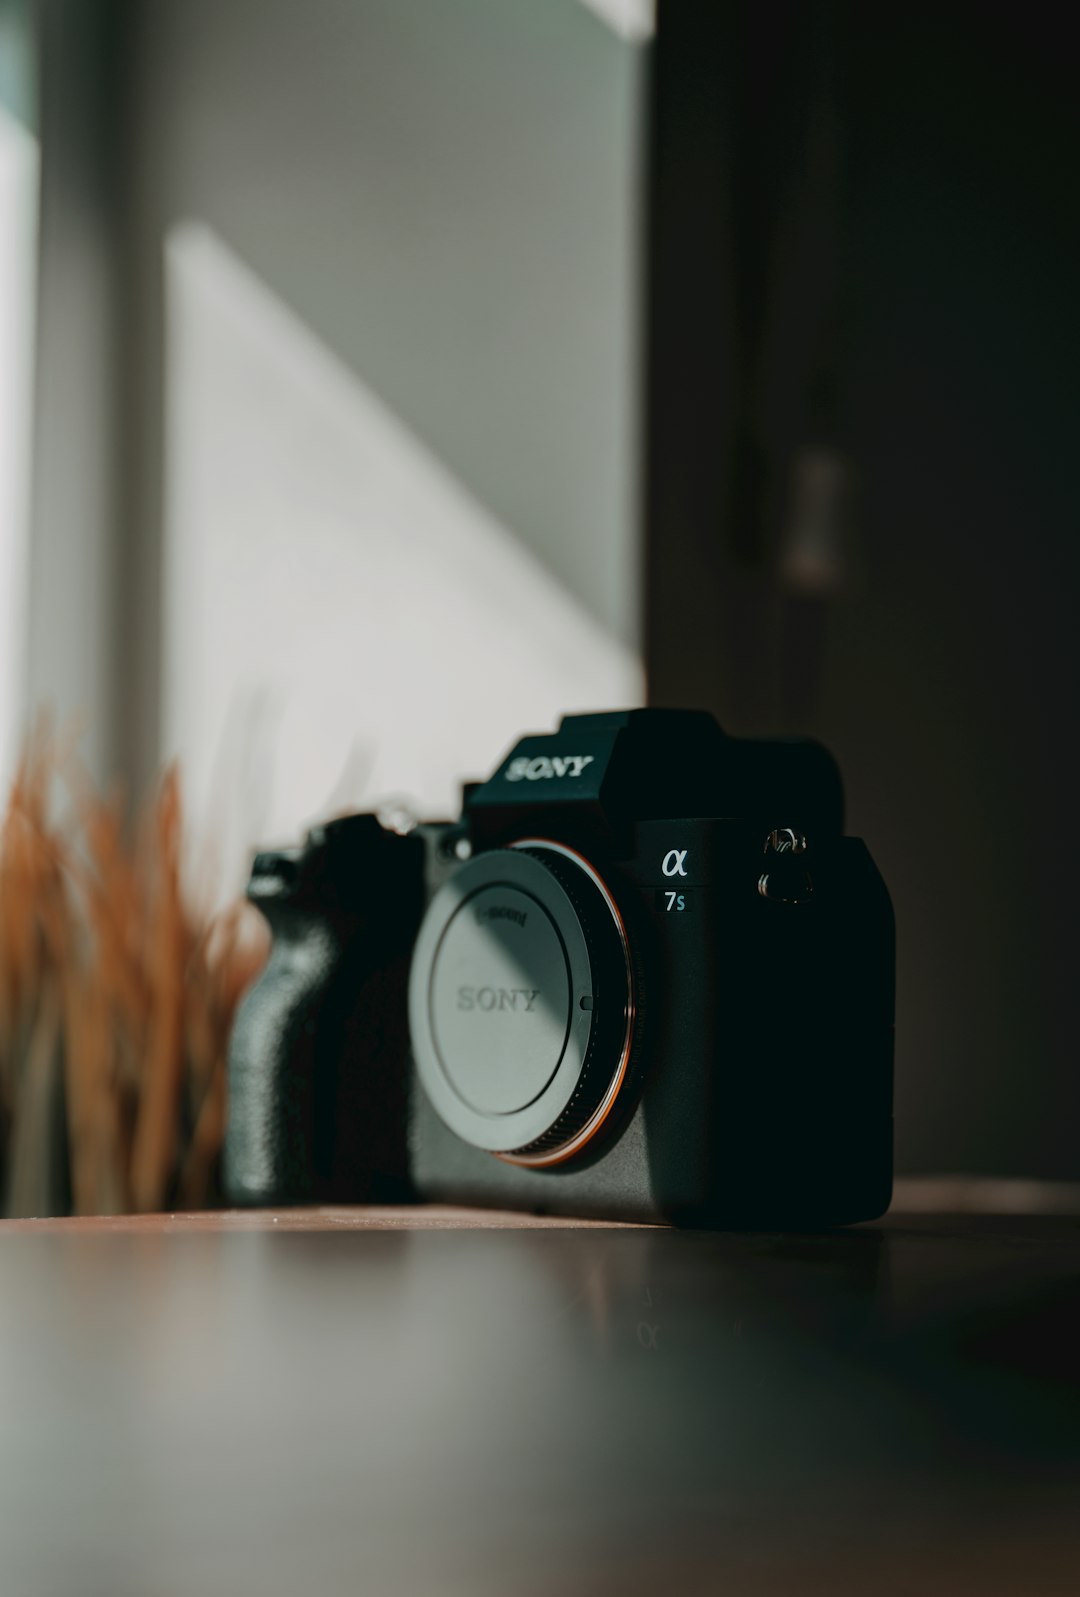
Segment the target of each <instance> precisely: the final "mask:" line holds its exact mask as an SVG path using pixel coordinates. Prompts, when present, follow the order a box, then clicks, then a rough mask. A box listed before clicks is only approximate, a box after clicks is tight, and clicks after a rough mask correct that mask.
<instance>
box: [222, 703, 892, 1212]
mask: <svg viewBox="0 0 1080 1597" xmlns="http://www.w3.org/2000/svg"><path fill="white" fill-rule="evenodd" d="M335 828H336V829H337V830H336V831H335V830H334V829H335ZM328 837H329V839H330V841H329V842H328ZM335 847H336V849H337V854H338V858H337V861H336V863H335V862H334V861H333V860H331V859H330V857H329V856H330V855H331V853H333V852H334V848H335ZM285 858H286V857H285V856H281V855H278V856H267V855H263V856H260V857H259V859H257V861H256V868H255V871H254V873H253V877H252V885H251V888H250V889H249V891H250V892H251V894H252V896H253V897H254V898H255V900H256V902H258V903H259V904H260V905H261V907H263V908H264V910H265V911H266V912H267V915H268V919H269V920H270V922H271V926H272V928H273V930H274V947H273V953H272V956H271V960H270V963H269V965H268V967H267V970H266V972H265V973H264V975H263V977H262V978H261V979H260V981H259V982H258V983H257V984H256V985H255V987H254V988H253V989H252V991H251V992H250V993H249V994H248V996H247V998H246V999H245V1001H244V1004H243V1006H242V1008H241V1011H240V1014H239V1016H238V1020H237V1026H236V1029H235V1032H234V1038H233V1044H232V1052H231V1057H230V1089H231V1111H230V1123H229V1131H228V1137H227V1144H226V1160H225V1177H226V1185H227V1188H228V1190H229V1191H230V1193H231V1195H232V1196H233V1198H234V1199H236V1200H238V1201H249V1202H250V1201H282V1200H283V1199H285V1198H294V1199H295V1198H301V1199H302V1198H306V1197H309V1198H310V1197H314V1198H320V1197H321V1198H346V1197H357V1198H372V1197H375V1198H378V1197H380V1196H392V1197H393V1196H400V1195H401V1193H402V1192H403V1191H404V1190H405V1186H406V1183H407V1184H408V1186H409V1188H410V1189H411V1190H412V1192H413V1193H414V1194H415V1195H418V1196H420V1197H422V1198H428V1199H436V1200H439V1201H444V1202H454V1203H468V1204H481V1205H487V1206H497V1207H500V1208H504V1209H527V1210H534V1211H541V1212H547V1213H552V1214H563V1215H581V1216H593V1217H600V1218H609V1219H628V1220H659V1219H675V1220H677V1221H681V1222H684V1223H696V1224H711V1225H740V1226H780V1225H786V1226H797V1227H800V1228H803V1227H810V1226H826V1225H834V1224H842V1223H847V1222H851V1221H856V1220H863V1219H869V1218H873V1217H875V1216H877V1215H879V1214H881V1213H882V1212H883V1211H884V1210H885V1209H886V1208H887V1207H888V1204H889V1200H890V1195H891V1184H892V1049H893V992H894V964H895V957H894V932H893V919H892V910H891V906H890V903H889V898H888V894H887V892H886V889H885V887H884V884H883V882H882V880H881V877H880V876H879V874H878V872H877V870H876V868H875V866H874V864H873V862H872V860H871V858H870V856H869V853H868V852H867V850H866V848H865V847H864V845H863V844H862V843H861V842H860V841H859V840H858V839H855V838H849V837H845V836H844V835H843V815H842V793H841V786H840V780H839V775H838V773H837V770H836V767H835V764H834V763H833V761H832V759H831V757H830V756H829V755H828V754H827V753H826V751H825V750H824V749H823V748H822V747H821V746H820V745H819V744H816V743H813V742H810V741H806V740H789V741H760V742H757V741H750V740H741V739H735V738H729V737H727V736H725V735H724V734H723V733H722V732H721V731H720V729H719V727H718V726H717V725H716V723H715V721H714V720H713V719H712V717H711V716H708V715H706V714H704V713H699V712H682V711H668V710H635V711H625V712H616V713H611V714H596V715H578V716H570V717H567V718H565V719H564V720H563V722H562V724H561V726H560V727H559V730H558V731H557V732H555V733H552V734H545V735H540V736H534V737H527V738H525V739H523V740H522V741H521V742H519V743H518V744H517V746H516V747H515V748H514V749H513V750H512V751H511V752H510V754H509V755H508V756H507V758H506V759H505V760H504V761H503V762H502V764H501V765H500V766H499V768H498V769H497V770H496V772H495V773H494V775H493V776H492V777H491V778H490V779H489V780H488V781H487V782H484V783H482V784H479V785H476V786H473V787H471V788H470V789H468V790H467V792H466V797H465V803H464V807H463V813H462V817H461V819H460V821H458V822H455V823H453V824H449V825H445V826H429V825H426V826H421V827H418V828H416V829H415V830H414V831H413V832H412V833H410V834H409V835H408V836H398V835H397V834H394V833H391V832H388V831H387V830H386V829H384V828H381V827H379V825H378V823H377V822H376V821H375V820H374V818H373V817H370V816H361V817H351V818H347V819H346V820H344V821H339V822H335V823H331V826H330V827H328V828H324V829H322V830H321V831H320V832H319V833H316V834H312V836H311V837H310V838H309V842H308V845H307V847H306V849H304V850H300V851H298V852H297V854H296V856H295V857H294V858H293V859H292V861H291V863H290V864H289V870H291V871H292V878H291V880H290V882H284V881H283V880H282V878H283V875H285V876H288V875H289V870H285V871H284V872H283V868H282V862H283V861H284V860H285ZM301 882H303V884H305V885H304V886H303V890H302V891H301V890H299V888H298V884H299V883H301ZM343 901H344V902H343ZM406 1018H407V1027H406ZM406 1029H407V1033H408V1039H409V1041H408V1046H406V1043H405V1033H406Z"/></svg>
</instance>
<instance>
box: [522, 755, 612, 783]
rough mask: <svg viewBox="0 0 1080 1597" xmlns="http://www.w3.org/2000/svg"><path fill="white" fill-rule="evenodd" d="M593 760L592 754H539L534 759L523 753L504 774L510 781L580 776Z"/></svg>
mask: <svg viewBox="0 0 1080 1597" xmlns="http://www.w3.org/2000/svg"><path fill="white" fill-rule="evenodd" d="M592 762H593V756H592V755H591V754H551V755H547V754H538V755H537V756H536V757H535V758H534V759H530V757H529V756H528V755H527V754H522V755H519V756H518V758H517V759H516V760H511V761H510V764H509V765H508V766H507V767H506V770H505V772H504V773H503V775H504V777H505V779H506V781H508V782H520V781H522V780H524V781H526V782H538V781H540V779H541V778H542V777H551V776H580V775H581V773H582V771H583V770H584V769H585V767H586V766H587V765H591V764H592Z"/></svg>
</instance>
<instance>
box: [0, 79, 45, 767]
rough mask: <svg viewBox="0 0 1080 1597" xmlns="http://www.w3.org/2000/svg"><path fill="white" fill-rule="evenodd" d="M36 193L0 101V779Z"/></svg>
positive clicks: (15, 735)
mask: <svg viewBox="0 0 1080 1597" xmlns="http://www.w3.org/2000/svg"><path fill="white" fill-rule="evenodd" d="M37 194H38V150H37V142H36V140H35V139H34V138H33V137H32V136H31V135H30V134H29V133H27V132H26V130H25V129H24V128H23V127H22V126H21V125H20V124H19V123H18V122H16V121H15V120H14V119H13V118H12V117H11V116H9V114H8V113H7V112H6V111H5V110H4V108H3V106H2V105H0V787H6V784H7V782H8V780H9V779H10V776H11V771H12V765H13V761H14V758H15V755H16V751H17V749H18V744H19V739H20V737H21V734H22V727H23V718H24V696H25V682H26V641H27V640H26V609H27V536H28V523H29V488H30V423H31V413H32V398H33V387H32V371H33V351H34V336H33V329H34V272H35V262H36V244H37Z"/></svg>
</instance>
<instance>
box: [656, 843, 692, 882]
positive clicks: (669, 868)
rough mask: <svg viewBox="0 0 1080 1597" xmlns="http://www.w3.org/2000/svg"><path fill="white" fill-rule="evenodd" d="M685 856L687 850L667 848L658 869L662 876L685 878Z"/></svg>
mask: <svg viewBox="0 0 1080 1597" xmlns="http://www.w3.org/2000/svg"><path fill="white" fill-rule="evenodd" d="M686 855H687V850H686V849H685V848H669V849H668V851H667V853H666V854H665V855H664V863H663V865H661V867H660V869H661V870H662V871H663V873H664V875H665V876H685V875H686Z"/></svg>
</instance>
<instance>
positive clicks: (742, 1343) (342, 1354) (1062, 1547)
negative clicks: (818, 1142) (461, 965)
mask: <svg viewBox="0 0 1080 1597" xmlns="http://www.w3.org/2000/svg"><path fill="white" fill-rule="evenodd" d="M1077 1590H1080V1219H1077V1218H1075V1217H1069V1216H1067V1215H1045V1214H1044V1215H1038V1216H1035V1215H1032V1216H1028V1217H1021V1218H1006V1217H1002V1216H988V1215H976V1214H968V1215H962V1216H952V1217H948V1216H938V1215H934V1214H931V1213H909V1214H904V1213H895V1214H893V1215H892V1216H890V1217H889V1219H888V1220H887V1221H886V1222H884V1223H883V1224H881V1225H879V1226H874V1227H858V1228H855V1229H852V1230H849V1231H845V1232H838V1233H832V1234H829V1235H819V1236H797V1235H780V1234H744V1235H738V1234H733V1233H708V1234H706V1233H687V1232H677V1231H672V1230H666V1229H661V1228H647V1227H637V1228H634V1227H619V1226H594V1225H581V1226H568V1225H565V1224H557V1223H547V1224H542V1223H541V1224H529V1223H527V1222H523V1221H522V1219H521V1217H519V1216H518V1217H511V1216H492V1215H478V1214H471V1215H470V1214H466V1213H461V1212H454V1211H446V1210H422V1211H417V1210H392V1211H348V1210H336V1211H335V1210H324V1211H310V1212H305V1211H299V1212H292V1213H288V1212H279V1213H277V1214H257V1215H223V1216H203V1217H151V1218H148V1219H146V1218H144V1219H141V1220H134V1221H115V1222H85V1221H83V1222H79V1221H76V1222H59V1223H57V1222H23V1223H19V1224H9V1225H6V1226H0V1592H3V1593H4V1594H5V1597H8V1594H11V1597H21V1594H23V1593H33V1594H35V1597H37V1594H45V1593H47V1594H53V1593H69V1592H70V1593H77V1594H78V1597H96V1594H99V1593H100V1594H102V1597H105V1594H108V1597H126V1594H129V1593H131V1594H136V1593H137V1594H139V1597H158V1594H160V1597H177V1594H186V1593H189V1592H191V1593H195V1592H198V1593H202V1594H222V1597H233V1594H237V1597H240V1594H245V1597H246V1594H249V1593H253V1594H254V1593H257V1594H260V1597H263V1594H267V1597H268V1594H277V1593H283V1594H285V1593H287V1594H289V1597H301V1594H306V1593H310V1594H312V1597H315V1594H319V1597H322V1594H327V1597H334V1594H337V1593H350V1594H352V1593H359V1592H364V1593H368V1592H371V1593H382V1592H387V1593H398V1592H401V1593H409V1594H422V1593H427V1592H432V1593H440V1594H442V1593H447V1594H457V1593H461V1594H466V1593H467V1594H480V1597H484V1594H487V1593H492V1594H495V1593H498V1594H500V1597H501V1594H512V1593H522V1594H526V1597H532V1594H537V1597H539V1594H542V1593H543V1594H546V1593H550V1592H554V1591H559V1592H562V1593H567V1592H569V1593H579V1592H580V1593H589V1594H593V1593H596V1594H606V1593H609V1592H610V1593H612V1594H614V1593H626V1592H634V1593H636V1592H649V1593H656V1594H659V1593H698V1592H701V1593H706V1592H708V1593H712V1592H718V1591H723V1592H729V1593H734V1594H738V1593H748V1594H757V1593H770V1594H771V1593H777V1594H780V1593H783V1594H803V1593H806V1594H817V1593H823V1594H824V1593H829V1594H834V1593H839V1592H852V1593H855V1592H857V1593H860V1594H864V1593H874V1594H875V1597H882V1594H884V1597H889V1594H892V1593H909V1592H919V1593H920V1594H933V1593H937V1592H941V1593H946V1592H948V1593H957V1594H962V1593H978V1594H980V1597H982V1594H994V1593H999V1592H1001V1593H1005V1592H1008V1593H1017V1594H1019V1593H1023V1594H1025V1597H1030V1594H1037V1593H1043V1592H1045V1593H1066V1592H1074V1591H1077Z"/></svg>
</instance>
